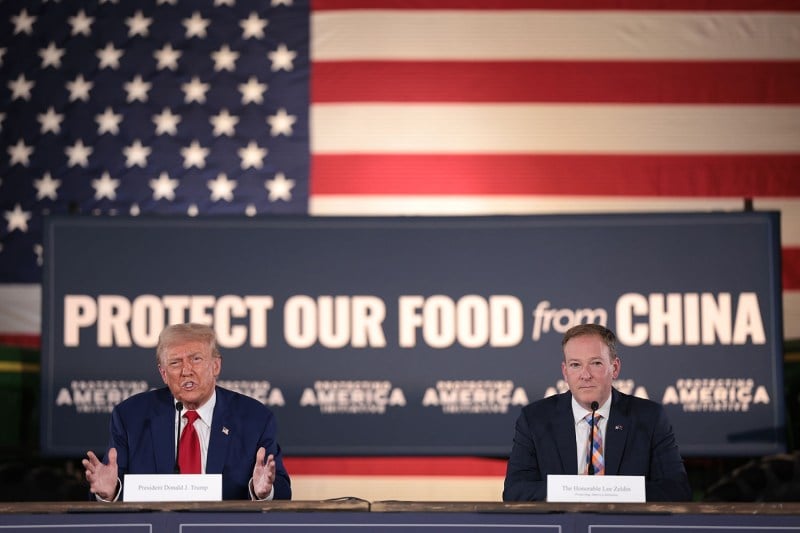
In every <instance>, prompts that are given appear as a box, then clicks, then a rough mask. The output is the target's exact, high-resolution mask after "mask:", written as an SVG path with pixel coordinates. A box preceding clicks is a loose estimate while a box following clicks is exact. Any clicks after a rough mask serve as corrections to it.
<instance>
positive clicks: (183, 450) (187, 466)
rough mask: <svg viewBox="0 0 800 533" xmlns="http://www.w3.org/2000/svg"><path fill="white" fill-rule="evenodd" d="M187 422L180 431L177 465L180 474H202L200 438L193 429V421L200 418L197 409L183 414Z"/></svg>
mask: <svg viewBox="0 0 800 533" xmlns="http://www.w3.org/2000/svg"><path fill="white" fill-rule="evenodd" d="M183 416H184V417H185V418H186V420H187V422H186V427H184V428H183V433H181V441H180V444H179V445H178V448H180V451H179V452H178V465H179V466H180V469H181V474H202V472H201V471H200V438H199V437H198V436H197V431H195V430H194V421H195V420H197V419H198V418H200V415H198V414H197V411H186V414H184V415H183Z"/></svg>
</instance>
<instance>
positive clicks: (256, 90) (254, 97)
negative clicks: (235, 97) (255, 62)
mask: <svg viewBox="0 0 800 533" xmlns="http://www.w3.org/2000/svg"><path fill="white" fill-rule="evenodd" d="M266 90H267V84H266V83H259V82H258V80H257V79H256V78H255V76H251V77H250V78H249V79H248V80H247V83H240V84H239V92H241V93H242V104H249V103H251V102H252V103H255V104H260V103H262V102H263V101H264V91H266Z"/></svg>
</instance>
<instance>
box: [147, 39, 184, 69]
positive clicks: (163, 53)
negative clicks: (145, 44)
mask: <svg viewBox="0 0 800 533" xmlns="http://www.w3.org/2000/svg"><path fill="white" fill-rule="evenodd" d="M182 54H183V52H181V51H180V50H175V49H174V48H172V45H171V44H170V43H167V44H165V45H164V46H163V47H162V48H161V49H160V50H156V51H155V52H153V57H155V58H156V61H157V62H158V64H157V65H156V68H157V69H158V70H164V69H169V70H178V59H180V57H181V55H182Z"/></svg>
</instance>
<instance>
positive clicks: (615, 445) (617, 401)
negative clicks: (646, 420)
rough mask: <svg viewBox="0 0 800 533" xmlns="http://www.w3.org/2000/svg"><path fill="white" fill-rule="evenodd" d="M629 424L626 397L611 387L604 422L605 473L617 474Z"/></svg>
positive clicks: (628, 409)
mask: <svg viewBox="0 0 800 533" xmlns="http://www.w3.org/2000/svg"><path fill="white" fill-rule="evenodd" d="M630 426H631V421H630V405H629V401H628V398H627V397H626V396H623V395H622V394H620V393H619V392H618V391H617V390H616V389H612V390H611V412H610V413H609V417H608V424H606V439H605V445H606V449H605V451H604V454H603V456H604V459H605V463H606V465H605V466H606V474H607V475H609V476H616V475H618V474H619V467H620V463H621V462H622V455H623V453H624V451H625V444H626V442H627V440H628V431H629V430H630Z"/></svg>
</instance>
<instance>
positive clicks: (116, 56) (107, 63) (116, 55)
mask: <svg viewBox="0 0 800 533" xmlns="http://www.w3.org/2000/svg"><path fill="white" fill-rule="evenodd" d="M123 53H124V51H123V50H120V49H119V48H114V44H113V43H107V44H106V47H105V48H103V49H101V50H98V51H97V59H99V60H100V63H99V64H98V65H97V67H98V68H101V69H103V68H110V69H113V70H117V69H118V68H119V60H120V58H121V57H122V54H123Z"/></svg>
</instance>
